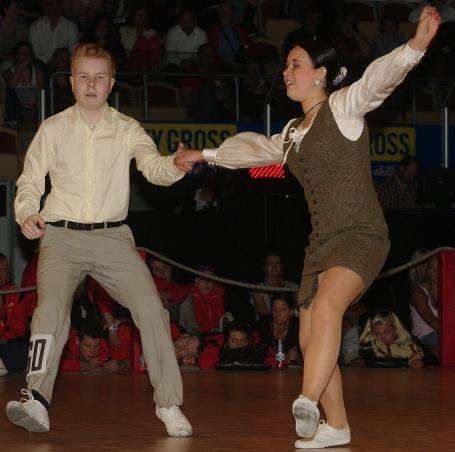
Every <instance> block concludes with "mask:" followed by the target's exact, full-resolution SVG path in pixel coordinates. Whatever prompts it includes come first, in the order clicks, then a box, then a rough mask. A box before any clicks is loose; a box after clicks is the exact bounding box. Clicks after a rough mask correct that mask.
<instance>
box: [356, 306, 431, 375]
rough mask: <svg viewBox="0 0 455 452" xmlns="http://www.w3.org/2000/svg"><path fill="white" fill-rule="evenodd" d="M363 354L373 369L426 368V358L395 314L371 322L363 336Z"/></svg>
mask: <svg viewBox="0 0 455 452" xmlns="http://www.w3.org/2000/svg"><path fill="white" fill-rule="evenodd" d="M360 345H361V349H360V351H361V354H362V356H363V358H364V360H365V363H366V365H367V366H369V367H402V366H405V367H410V368H412V369H418V368H420V367H422V366H423V358H424V354H423V351H422V349H421V348H420V347H419V346H418V345H417V344H416V343H415V341H414V339H413V338H412V337H411V335H410V334H409V333H408V331H406V329H405V328H404V326H403V324H402V323H401V321H400V319H399V318H398V317H397V315H396V314H395V313H393V312H388V313H382V312H380V313H377V314H375V315H374V316H372V317H371V318H370V319H368V321H367V324H366V326H365V329H364V330H363V332H362V335H361V336H360Z"/></svg>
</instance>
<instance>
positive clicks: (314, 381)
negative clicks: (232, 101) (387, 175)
mask: <svg viewBox="0 0 455 452" xmlns="http://www.w3.org/2000/svg"><path fill="white" fill-rule="evenodd" d="M439 23H440V17H439V14H438V13H437V11H436V9H435V8H432V7H426V8H425V9H424V10H423V12H422V15H421V17H420V22H419V24H418V27H417V31H416V34H415V36H414V37H413V38H412V39H411V40H410V41H409V43H408V44H407V45H406V46H402V47H400V48H398V49H396V50H394V51H393V52H392V53H390V54H389V55H386V56H385V57H383V58H381V59H378V60H376V61H374V62H373V63H372V64H371V65H370V66H369V67H368V68H367V70H366V71H365V74H364V75H363V77H362V79H361V80H359V81H357V82H356V83H354V84H352V85H351V86H350V87H347V88H343V89H340V90H338V91H335V89H336V85H338V83H339V82H340V79H342V77H343V75H344V71H343V70H340V68H339V65H338V60H337V57H336V53H335V51H334V50H333V49H332V48H331V47H329V46H327V45H325V44H322V43H320V42H317V41H307V42H304V43H301V44H296V45H295V46H294V47H293V48H292V49H291V51H290V52H289V54H288V57H287V65H286V68H285V70H284V72H283V75H284V81H285V84H286V89H287V95H288V97H290V98H291V99H292V100H295V101H298V102H300V103H301V105H302V108H303V112H304V118H303V120H302V119H297V120H292V121H290V123H288V125H287V126H286V127H285V129H284V130H283V132H282V133H281V134H280V135H275V136H273V137H272V138H271V139H270V140H268V139H267V138H266V137H263V136H261V135H258V134H254V133H242V134H239V135H237V136H234V137H231V138H229V139H227V140H226V141H225V142H224V143H223V144H222V145H221V146H220V148H219V149H218V150H204V151H194V150H191V151H185V150H184V147H183V145H180V146H179V149H178V151H177V155H176V156H175V160H176V163H177V164H179V163H190V162H195V161H199V160H200V159H202V158H203V159H205V160H207V161H209V162H215V163H217V164H219V165H222V166H226V167H231V168H239V167H246V166H262V165H270V164H278V163H283V162H286V163H287V164H288V165H289V168H290V170H291V172H293V173H294V174H295V175H296V177H297V179H298V180H299V182H300V183H301V185H302V186H303V188H304V191H305V196H306V198H307V201H308V205H309V210H310V213H311V222H312V226H313V230H312V233H311V235H310V241H309V245H308V247H307V249H306V255H305V262H304V271H303V278H302V283H301V289H300V293H299V305H300V346H301V349H302V352H303V354H304V359H305V363H304V374H303V385H302V392H301V395H300V396H299V398H298V399H297V400H295V401H294V403H293V406H292V411H293V414H294V417H295V421H296V431H297V435H298V436H301V437H304V438H307V439H303V440H298V441H297V442H296V444H295V446H296V448H324V447H329V446H335V445H342V444H348V443H349V442H350V439H351V437H350V431H349V425H348V421H347V417H346V411H345V407H344V401H343V393H342V384H341V374H340V370H339V368H338V366H337V358H338V353H339V348H340V337H341V320H342V317H343V313H344V311H345V310H346V309H347V308H348V306H349V305H350V304H352V303H353V302H354V301H356V300H357V299H358V298H359V297H360V295H361V294H362V293H363V292H364V291H365V290H366V288H367V287H368V286H369V285H370V284H371V282H372V281H373V280H374V279H375V277H376V275H377V273H378V272H379V271H380V269H381V267H382V265H383V263H384V260H385V257H386V255H387V252H388V248H389V242H388V239H387V226H386V223H385V221H384V218H383V214H382V210H381V208H380V206H379V203H378V200H377V196H376V193H375V191H374V187H373V184H372V181H371V168H370V156H369V140H368V131H367V128H366V126H365V120H364V115H365V114H366V113H367V112H369V111H371V110H373V109H374V108H376V107H377V106H378V105H380V104H381V103H382V102H383V101H384V99H385V98H386V97H387V96H388V95H389V94H390V93H391V92H392V91H393V89H394V88H395V87H396V86H397V85H399V84H400V83H401V82H402V80H403V79H404V77H405V75H406V74H407V72H409V70H410V69H411V68H412V67H414V66H415V65H416V64H417V63H418V62H419V60H420V59H421V57H422V56H423V53H424V51H425V49H426V48H427V47H428V45H429V43H430V41H431V40H432V39H433V37H434V36H435V34H436V31H437V29H438V27H439ZM283 154H284V155H283ZM319 401H320V402H321V404H322V406H323V408H324V412H325V414H326V416H327V423H324V422H322V423H319V410H318V408H317V404H318V402H319Z"/></svg>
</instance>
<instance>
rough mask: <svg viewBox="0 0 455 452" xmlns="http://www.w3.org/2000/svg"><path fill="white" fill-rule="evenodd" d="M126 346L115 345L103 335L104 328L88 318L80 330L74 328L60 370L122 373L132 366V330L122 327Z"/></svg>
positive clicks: (124, 325)
mask: <svg viewBox="0 0 455 452" xmlns="http://www.w3.org/2000/svg"><path fill="white" fill-rule="evenodd" d="M121 327H122V328H121V337H122V340H123V342H124V343H125V346H126V347H122V346H120V347H112V346H109V344H108V342H107V341H106V340H105V339H104V338H103V327H102V325H101V324H100V323H99V322H98V321H96V320H91V321H86V322H84V323H83V324H82V326H81V327H80V328H79V330H78V331H77V332H76V331H75V330H73V331H71V333H70V336H69V338H68V342H67V344H66V347H65V350H64V353H63V356H62V360H61V362H60V370H61V371H62V372H109V373H113V372H121V371H125V370H129V368H130V365H131V359H130V358H131V356H130V351H131V329H130V328H129V327H128V326H127V325H126V324H122V326H121Z"/></svg>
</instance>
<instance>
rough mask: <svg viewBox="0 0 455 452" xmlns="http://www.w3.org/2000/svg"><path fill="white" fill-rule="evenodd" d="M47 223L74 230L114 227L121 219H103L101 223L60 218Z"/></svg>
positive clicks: (121, 222) (120, 222)
mask: <svg viewBox="0 0 455 452" xmlns="http://www.w3.org/2000/svg"><path fill="white" fill-rule="evenodd" d="M47 224H50V225H51V226H57V227H58V228H67V229H74V230H76V231H93V230H94V229H106V228H116V227H118V226H121V225H122V224H123V221H105V222H103V223H76V222H74V221H67V220H60V221H49V222H48V223H47Z"/></svg>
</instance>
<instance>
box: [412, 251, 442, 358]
mask: <svg viewBox="0 0 455 452" xmlns="http://www.w3.org/2000/svg"><path fill="white" fill-rule="evenodd" d="M426 253H427V251H426V250H417V251H416V252H415V253H414V254H413V255H412V260H414V259H417V258H419V257H422V256H423V255H425V254H426ZM409 282H410V284H411V299H410V309H411V321H412V334H413V335H414V336H415V337H417V339H419V341H420V342H421V343H422V344H424V345H425V346H427V347H428V348H430V349H431V350H432V351H433V352H434V353H437V347H438V342H439V341H438V336H439V333H438V332H439V322H438V266H437V258H436V256H434V257H432V258H430V259H428V260H427V261H425V262H422V263H420V264H418V265H417V266H415V267H413V268H412V269H411V270H409Z"/></svg>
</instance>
